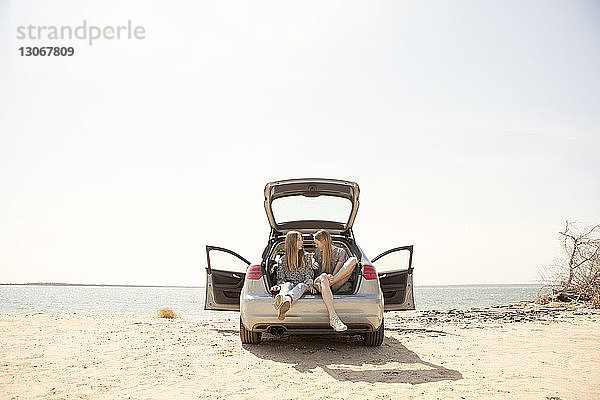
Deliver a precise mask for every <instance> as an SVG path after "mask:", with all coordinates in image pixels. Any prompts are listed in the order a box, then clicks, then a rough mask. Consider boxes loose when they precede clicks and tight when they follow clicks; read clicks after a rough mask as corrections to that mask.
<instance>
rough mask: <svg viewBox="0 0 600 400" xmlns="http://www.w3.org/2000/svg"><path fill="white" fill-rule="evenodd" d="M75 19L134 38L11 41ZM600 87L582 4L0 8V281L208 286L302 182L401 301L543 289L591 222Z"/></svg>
mask: <svg viewBox="0 0 600 400" xmlns="http://www.w3.org/2000/svg"><path fill="white" fill-rule="evenodd" d="M84 20H85V21H86V24H87V25H88V26H89V25H95V26H100V27H106V26H117V25H126V24H127V22H128V21H131V23H132V24H133V25H134V26H142V27H143V28H144V32H145V36H144V38H143V39H119V40H108V39H98V40H96V41H94V42H93V43H92V44H91V45H90V44H89V43H88V40H78V39H71V40H69V39H68V38H64V39H52V40H51V39H49V38H47V37H46V38H45V39H43V40H37V39H19V38H18V35H17V33H18V31H17V29H18V27H19V26H28V25H34V26H71V27H73V28H75V27H77V26H80V25H82V22H83V21H84ZM23 46H24V47H26V46H67V47H68V46H72V47H73V48H74V51H75V54H74V55H73V56H72V57H25V56H21V55H20V50H19V48H20V47H23ZM598 71H600V3H598V2H596V1H569V2H565V1H545V0H544V1H507V0H503V1H487V2H477V1H453V2H446V1H429V2H421V1H389V2H387V1H386V2H379V1H369V2H367V1H360V2H353V1H344V2H337V1H336V2H317V1H302V2H299V1H298V2H290V1H255V2H236V1H226V2H207V1H172V2H164V1H161V2H159V1H128V2H122V1H87V2H81V1H74V0H73V1H62V0H61V1H59V0H54V1H37V0H35V1H34V0H19V1H7V0H0V282H5V283H8V282H11V283H22V282H70V283H76V282H78V283H95V284H100V283H107V284H139V285H194V286H195V285H202V284H203V283H204V282H205V272H204V268H205V267H206V253H205V246H206V245H207V244H209V245H216V246H222V247H226V248H229V249H232V250H234V251H236V252H238V253H239V254H241V255H242V256H244V257H246V258H248V259H250V260H251V261H257V260H260V254H261V252H262V250H263V248H264V246H265V244H266V240H267V236H268V232H269V225H268V222H267V218H266V216H265V211H264V208H263V189H264V185H265V184H266V183H267V182H269V181H273V180H278V179H287V178H302V177H324V178H337V179H347V180H351V181H355V182H357V183H358V184H359V185H360V188H361V195H360V208H359V211H358V215H357V218H356V222H355V225H354V232H355V236H356V239H357V241H358V243H359V244H360V246H361V247H362V248H363V250H364V251H365V253H366V254H367V255H368V256H369V257H371V258H373V257H374V256H376V255H377V254H379V253H381V252H383V251H385V250H387V249H389V248H391V247H396V246H402V245H408V244H412V245H414V249H415V250H414V259H413V262H414V263H413V266H414V267H415V273H414V274H415V275H414V281H415V284H417V285H430V284H474V283H535V282H538V281H539V280H540V279H541V275H542V274H543V272H544V271H545V270H546V267H547V266H548V265H551V264H553V263H554V261H555V260H556V259H557V258H558V257H560V256H561V248H560V241H559V234H558V232H559V231H560V230H561V229H562V228H563V227H564V223H565V220H566V219H569V220H576V221H579V222H580V223H581V224H583V225H592V224H597V223H600V206H599V204H600V202H599V200H598V199H599V198H600V157H598V149H599V148H600V113H599V112H598V111H599V110H600V74H599V72H598Z"/></svg>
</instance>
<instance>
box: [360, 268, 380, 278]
mask: <svg viewBox="0 0 600 400" xmlns="http://www.w3.org/2000/svg"><path fill="white" fill-rule="evenodd" d="M363 278H365V279H369V280H371V279H377V271H375V267H374V266H372V265H364V266H363Z"/></svg>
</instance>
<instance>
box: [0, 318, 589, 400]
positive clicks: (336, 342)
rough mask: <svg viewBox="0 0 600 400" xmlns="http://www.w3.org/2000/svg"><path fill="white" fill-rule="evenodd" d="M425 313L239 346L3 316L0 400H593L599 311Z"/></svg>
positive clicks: (151, 323)
mask: <svg viewBox="0 0 600 400" xmlns="http://www.w3.org/2000/svg"><path fill="white" fill-rule="evenodd" d="M430 315H431V314H429V316H427V315H425V314H424V313H419V312H409V313H389V314H386V326H387V327H388V328H389V329H387V330H386V335H385V340H384V343H383V345H382V346H381V347H378V348H369V347H365V346H363V345H362V343H361V341H360V340H359V339H358V338H357V337H349V336H337V337H335V336H333V337H314V336H295V337H294V336H292V337H282V338H276V337H272V336H265V337H264V341H263V343H262V344H260V345H243V346H242V344H241V343H240V340H239V336H238V321H237V319H235V318H224V317H222V314H221V315H218V314H217V318H219V317H220V318H219V319H218V320H210V321H209V320H202V319H186V318H182V319H176V320H164V319H159V318H156V317H152V316H126V315H104V316H95V315H73V314H62V315H51V314H36V315H21V314H4V315H0V338H1V339H0V340H1V346H0V399H34V398H36V399H37V398H41V399H62V398H75V399H78V398H90V399H116V398H121V399H125V398H131V399H171V398H173V399H187V398H211V399H247V398H260V399H270V398H278V399H308V398H310V399H313V398H314V399H399V398H403V399H405V398H419V399H477V398H485V399H490V398H491V399H513V398H514V399H558V398H560V399H600V314H598V313H594V312H584V313H581V312H573V311H561V312H558V313H555V315H553V316H552V317H551V318H536V319H535V320H534V321H528V322H510V321H508V322H507V321H506V320H504V319H493V318H489V317H484V318H481V315H479V317H476V318H474V317H473V316H472V315H471V316H469V315H467V316H466V317H465V316H464V315H459V316H456V315H455V314H450V315H449V314H447V313H441V314H438V315H437V317H435V318H431V317H430ZM440 315H441V316H442V317H443V318H440Z"/></svg>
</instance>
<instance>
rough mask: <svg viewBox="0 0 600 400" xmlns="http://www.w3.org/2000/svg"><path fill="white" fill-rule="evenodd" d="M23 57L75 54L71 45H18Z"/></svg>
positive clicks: (68, 55)
mask: <svg viewBox="0 0 600 400" xmlns="http://www.w3.org/2000/svg"><path fill="white" fill-rule="evenodd" d="M19 52H20V53H21V56H23V57H51V56H52V57H60V56H63V57H71V56H72V55H73V54H75V49H74V48H73V47H19Z"/></svg>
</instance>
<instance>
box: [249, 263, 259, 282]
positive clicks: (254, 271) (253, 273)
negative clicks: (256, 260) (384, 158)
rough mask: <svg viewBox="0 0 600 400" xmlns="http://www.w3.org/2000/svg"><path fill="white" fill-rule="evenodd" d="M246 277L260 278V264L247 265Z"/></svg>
mask: <svg viewBox="0 0 600 400" xmlns="http://www.w3.org/2000/svg"><path fill="white" fill-rule="evenodd" d="M246 277H247V278H248V279H260V278H262V271H261V269H260V265H252V266H250V267H248V272H246Z"/></svg>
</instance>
